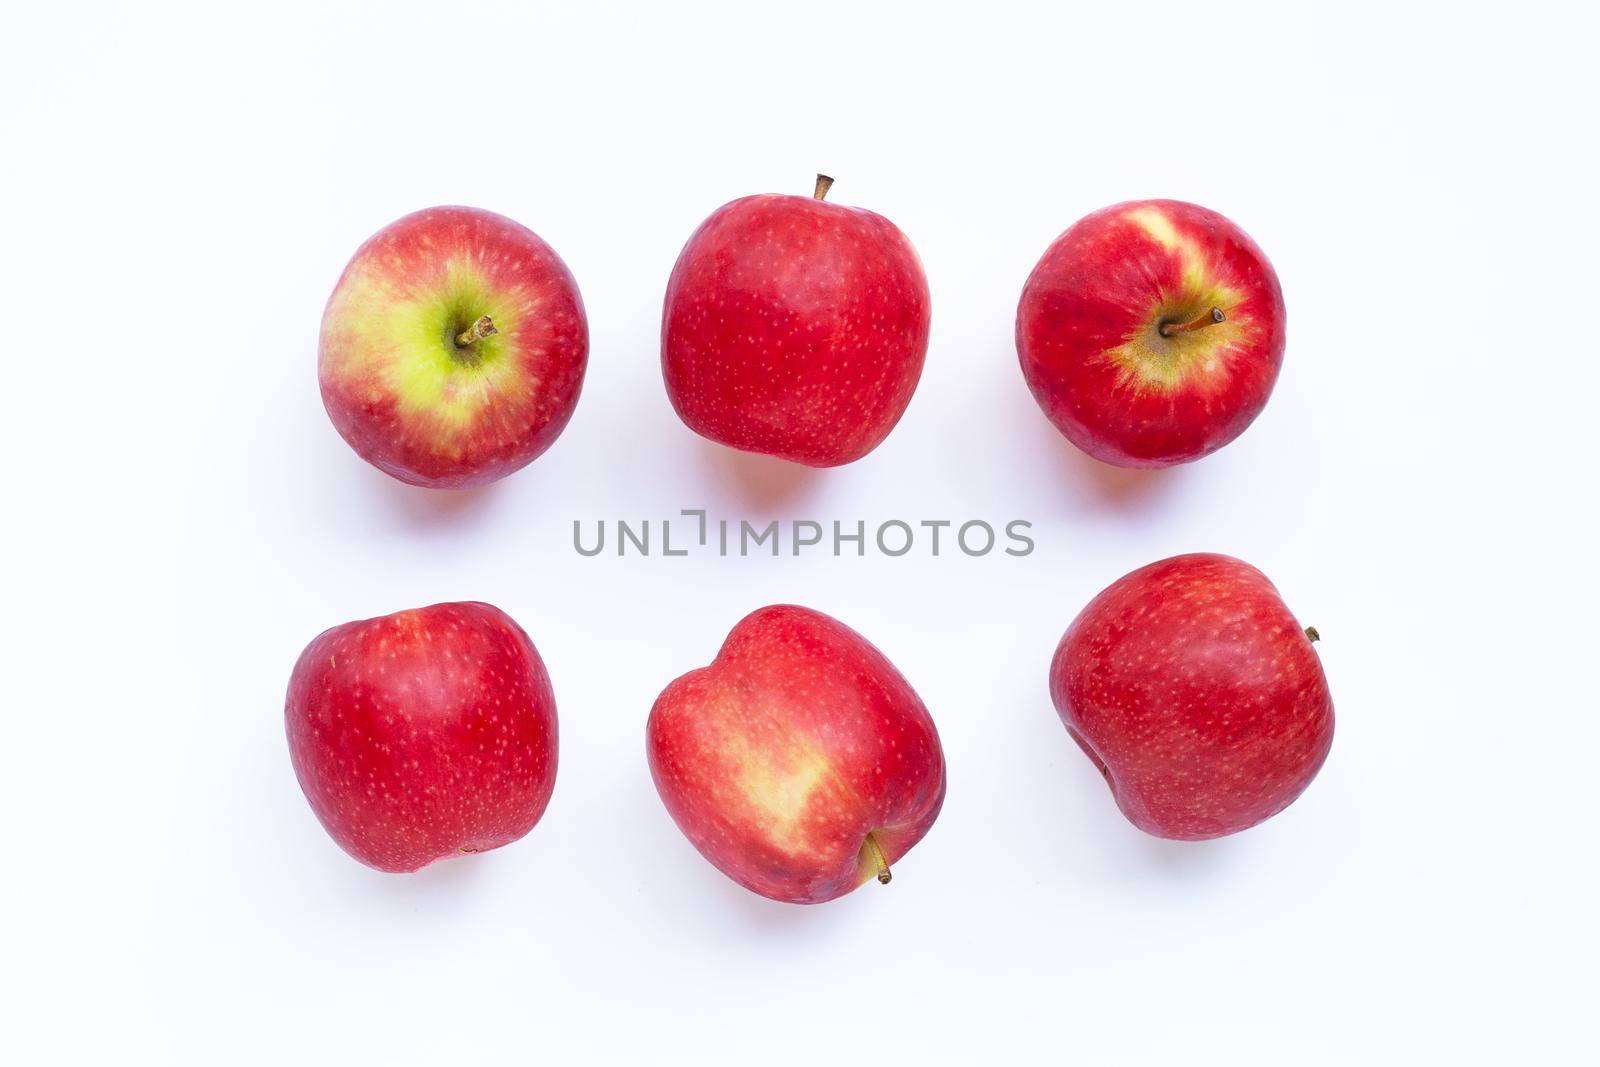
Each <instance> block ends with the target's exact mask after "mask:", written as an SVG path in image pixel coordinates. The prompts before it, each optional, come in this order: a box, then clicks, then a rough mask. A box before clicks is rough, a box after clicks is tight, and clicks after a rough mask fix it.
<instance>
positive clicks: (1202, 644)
mask: <svg viewBox="0 0 1600 1067" xmlns="http://www.w3.org/2000/svg"><path fill="white" fill-rule="evenodd" d="M1050 695H1051V697H1052V698H1053V699H1054V700H1055V705H1056V710H1057V712H1059V713H1060V715H1061V721H1062V722H1064V723H1065V724H1066V726H1067V732H1068V733H1070V734H1071V735H1072V737H1073V739H1074V740H1076V741H1077V742H1078V744H1079V745H1080V746H1082V748H1083V750H1084V752H1086V753H1087V754H1088V756H1089V758H1090V759H1091V760H1093V761H1094V763H1095V765H1096V766H1098V767H1099V768H1100V770H1101V773H1102V774H1104V775H1105V777H1106V781H1107V783H1108V784H1109V785H1110V786H1111V793H1112V796H1114V797H1115V798H1116V802H1117V806H1118V807H1119V808H1121V809H1122V813H1123V814H1124V815H1126V816H1127V817H1128V818H1129V820H1131V821H1132V822H1133V824H1134V825H1135V826H1137V827H1139V829H1141V830H1144V831H1145V832H1147V833H1151V834H1154V835H1156V836H1157V837H1168V838H1175V839H1178V840H1188V841H1195V840H1202V839H1205V838H1212V837H1221V836H1223V835H1225V834H1232V833H1237V832H1239V831H1240V830H1244V829H1248V828H1249V827H1251V826H1254V825H1256V824H1257V823H1259V822H1261V821H1262V820H1263V819H1267V818H1270V817H1271V816H1273V815H1276V814H1277V813H1278V812H1280V811H1282V810H1283V809H1284V808H1286V807H1288V806H1289V804H1290V803H1291V802H1292V801H1293V800H1294V799H1295V798H1296V797H1298V796H1299V795H1300V793H1301V791H1303V790H1304V789H1305V788H1306V786H1308V785H1310V784H1311V779H1313V778H1315V777H1316V774H1317V771H1318V770H1319V769H1320V768H1321V767H1322V763H1323V761H1324V760H1325V759H1327V756H1328V748H1329V746H1330V745H1332V743H1333V698H1332V697H1331V696H1330V695H1329V693H1328V680H1327V678H1325V677H1324V676H1323V673H1322V664H1321V662H1320V660H1319V659H1318V657H1317V653H1316V650H1315V648H1314V647H1313V645H1312V643H1311V640H1310V639H1309V638H1308V637H1307V636H1306V633H1305V631H1304V629H1303V628H1302V627H1301V625H1300V624H1299V623H1298V622H1296V621H1295V618H1294V616H1293V615H1291V614H1290V613H1289V609H1288V608H1287V607H1285V606H1284V603H1283V599H1282V598H1281V597H1280V596H1279V595H1278V591H1277V589H1275V588H1274V587H1273V585H1272V583H1271V582H1269V581H1268V580H1267V578H1266V575H1264V574H1262V573H1261V572H1260V571H1258V570H1256V569H1255V568H1254V567H1252V566H1250V565H1249V564H1248V563H1244V562H1241V561H1240V560H1237V559H1233V558H1232V557H1230V556H1220V555H1213V554H1210V553H1196V554H1194V555H1187V556H1174V557H1173V558H1171V559H1165V560H1162V561H1160V562H1159V563H1152V564H1150V565H1149V566H1146V567H1141V568H1140V569H1139V570H1136V571H1134V572H1133V573H1132V574H1129V575H1126V576H1125V577H1123V578H1120V579H1118V580H1117V581H1116V582H1114V583H1112V585H1111V586H1110V587H1108V588H1107V589H1106V590H1105V591H1104V592H1102V593H1101V594H1100V595H1099V596H1097V597H1095V598H1094V600H1092V601H1090V603H1089V605H1088V606H1087V607H1086V608H1084V609H1083V611H1082V612H1080V613H1079V615H1078V617H1077V618H1076V619H1074V620H1073V623H1072V626H1071V627H1070V628H1069V629H1068V630H1067V633H1066V636H1065V637H1063V638H1062V639H1061V644H1060V646H1059V647H1058V648H1057V649H1056V654H1055V660H1054V661H1053V662H1052V663H1051V665H1050Z"/></svg>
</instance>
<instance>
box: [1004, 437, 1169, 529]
mask: <svg viewBox="0 0 1600 1067" xmlns="http://www.w3.org/2000/svg"><path fill="white" fill-rule="evenodd" d="M1033 422H1034V423H1035V426H1036V436H1037V437H1038V438H1039V439H1040V441H1041V447H1042V448H1044V449H1046V450H1047V454H1048V455H1049V457H1050V459H1051V461H1052V463H1053V465H1054V466H1055V468H1056V469H1057V470H1058V471H1060V472H1061V475H1062V479H1063V482H1064V484H1066V485H1069V486H1072V487H1074V488H1082V489H1084V490H1085V492H1083V493H1082V494H1080V495H1082V496H1086V497H1087V498H1088V499H1089V500H1090V501H1091V502H1092V503H1094V504H1095V505H1097V506H1099V507H1104V508H1108V509H1111V510H1114V511H1127V512H1134V511H1141V510H1144V509H1147V508H1149V507H1153V506H1154V505H1155V504H1156V503H1158V502H1159V501H1160V500H1161V499H1162V498H1164V497H1167V496H1170V495H1171V493H1172V491H1173V490H1174V489H1176V488H1177V486H1178V485H1179V484H1180V482H1181V479H1180V478H1179V477H1178V472H1177V470H1176V469H1175V468H1173V467H1158V468H1153V469H1150V468H1134V467H1118V466H1114V465H1112V464H1110V463H1106V462H1103V461H1102V460H1098V459H1095V458H1094V457H1093V456H1091V455H1089V454H1088V453H1087V452H1085V451H1083V450H1082V449H1080V448H1079V447H1078V446H1077V445H1075V444H1073V443H1072V442H1071V441H1069V440H1067V439H1066V437H1064V436H1062V434H1061V433H1060V432H1059V431H1058V430H1057V429H1056V428H1055V426H1053V425H1052V424H1051V423H1050V422H1049V421H1048V420H1038V419H1035V420H1033Z"/></svg>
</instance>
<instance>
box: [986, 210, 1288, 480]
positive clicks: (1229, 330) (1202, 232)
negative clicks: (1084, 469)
mask: <svg viewBox="0 0 1600 1067" xmlns="http://www.w3.org/2000/svg"><path fill="white" fill-rule="evenodd" d="M1283 347H1284V308H1283V293H1282V291H1281V289H1280V288H1279V286H1278V276H1277V275H1276V274H1275V273H1273V270H1272V265H1271V264H1270V263H1268V262H1267V257H1266V256H1265V255H1264V254H1263V253H1262V251H1261V249H1260V248H1258V247H1256V243H1255V242H1254V241H1252V240H1251V239H1250V238H1249V237H1248V236H1247V235H1246V234H1245V232H1244V231H1243V230H1241V229H1239V227H1238V226H1236V225H1234V224H1233V223H1232V222H1230V221H1228V220H1227V219H1226V218H1224V217H1222V216H1221V215H1219V214H1217V213H1216V212H1214V211H1208V210H1207V209H1205V208H1203V207H1199V206H1197V205H1195V204H1186V203H1183V202H1182V201H1178V200H1135V201H1130V202H1128V203H1125V204H1117V205H1115V206H1113V207H1108V208H1105V209H1104V210H1101V211H1097V212H1095V213H1094V214H1092V215H1089V216H1088V217H1086V218H1084V219H1082V220H1080V221H1079V222H1078V223H1076V224H1075V225H1074V226H1073V227H1072V228H1071V229H1069V230H1067V231H1066V232H1065V233H1063V234H1062V235H1061V236H1060V237H1058V238H1057V239H1056V241H1055V243H1054V244H1052V245H1051V246H1050V248H1049V250H1048V251H1046V252H1045V254H1044V258H1042V259H1041V260H1039V263H1038V266H1036V267H1035V268H1034V270H1033V274H1032V275H1031V276H1029V278H1028V282H1027V284H1026V285H1025V286H1024V287H1023V290H1022V301H1021V303H1020V305H1019V306H1018V308H1017V354H1018V356H1019V358H1020V359H1021V361H1022V373H1023V375H1024V376H1025V377H1026V378H1027V381H1028V388H1030V389H1031V390H1032V391H1033V395H1034V398H1035V399H1036V400H1037V401H1038V402H1039V406H1040V407H1041V408H1043V409H1044V413H1045V414H1046V415H1047V416H1049V418H1050V421H1051V422H1053V423H1055V425H1056V428H1057V429H1059V430H1060V431H1061V432H1062V433H1063V434H1065V435H1066V436H1067V438H1068V439H1069V440H1071V441H1072V443H1073V444H1075V445H1077V446H1078V447H1079V448H1081V449H1083V450H1084V451H1085V452H1087V453H1089V454H1090V455H1091V456H1094V457H1095V458H1096V459H1100V460H1104V461H1105V462H1107V463H1112V464H1115V465H1117V466H1119V467H1168V466H1172V465H1173V464H1177V463H1187V462H1189V461H1190V460H1195V459H1199V458H1200V457H1201V456H1204V455H1207V454H1208V453H1211V452H1215V451H1216V450H1217V449H1219V448H1221V447H1222V446H1223V445H1225V444H1227V443H1228V442H1229V441H1232V440H1233V439H1234V438H1236V437H1238V436H1239V435H1240V434H1241V433H1243V432H1244V430H1245V428H1246V427H1247V426H1249V425H1250V423H1251V422H1253V421H1254V420H1255V417H1256V416H1257V415H1259V414H1260V413H1261V409H1262V408H1263V407H1264V406H1265V405H1266V403H1267V397H1268V396H1270V395H1271V393H1272V387H1273V385H1274V383H1275V382H1276V381H1277V379H1278V370H1279V368H1280V367H1281V366H1282V364H1283Z"/></svg>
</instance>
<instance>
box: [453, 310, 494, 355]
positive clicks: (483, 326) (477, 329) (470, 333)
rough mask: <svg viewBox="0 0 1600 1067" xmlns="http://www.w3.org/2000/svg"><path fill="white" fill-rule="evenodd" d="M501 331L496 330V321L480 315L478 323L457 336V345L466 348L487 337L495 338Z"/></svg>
mask: <svg viewBox="0 0 1600 1067" xmlns="http://www.w3.org/2000/svg"><path fill="white" fill-rule="evenodd" d="M499 332H500V331H499V330H497V329H495V328H494V320H493V319H491V318H490V317H489V316H487V315H480V316H479V317H478V321H477V322H475V323H473V324H472V325H471V326H468V327H467V328H466V329H465V330H462V331H461V332H460V333H458V334H456V344H457V345H459V346H460V347H462V348H466V347H467V346H468V345H470V344H472V342H474V341H481V340H483V339H484V338H485V337H493V336H494V335H495V334H497V333H499Z"/></svg>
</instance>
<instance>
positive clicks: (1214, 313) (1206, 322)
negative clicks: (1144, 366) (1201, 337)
mask: <svg viewBox="0 0 1600 1067" xmlns="http://www.w3.org/2000/svg"><path fill="white" fill-rule="evenodd" d="M1227 317H1228V316H1226V315H1224V314H1223V313H1222V309H1221V308H1212V309H1211V310H1209V311H1202V312H1201V313H1200V314H1198V315H1196V316H1195V317H1194V318H1192V319H1190V320H1189V321H1188V322H1163V323H1162V324H1161V329H1160V332H1161V336H1162V337H1171V336H1173V335H1174V334H1180V333H1188V332H1190V331H1191V330H1203V329H1205V328H1206V327H1207V326H1215V325H1216V324H1217V323H1219V322H1222V321H1223V320H1225V319H1226V318H1227Z"/></svg>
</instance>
